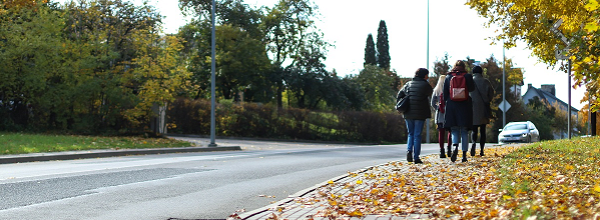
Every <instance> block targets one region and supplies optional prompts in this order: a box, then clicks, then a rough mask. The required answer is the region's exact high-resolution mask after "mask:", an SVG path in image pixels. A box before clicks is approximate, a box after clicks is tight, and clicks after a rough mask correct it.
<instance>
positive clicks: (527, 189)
mask: <svg viewBox="0 0 600 220" xmlns="http://www.w3.org/2000/svg"><path fill="white" fill-rule="evenodd" d="M499 165H500V167H501V168H500V169H499V174H500V175H499V176H500V180H501V182H502V186H501V187H500V190H503V191H504V192H506V195H507V197H506V198H507V199H505V200H504V201H502V203H501V204H502V205H503V206H504V207H506V208H507V209H510V210H512V212H513V215H512V217H513V218H517V219H526V218H529V217H536V218H537V219H555V218H560V219H565V218H566V219H573V218H575V219H597V218H599V217H600V179H598V177H600V138H598V137H593V138H574V139H571V140H556V141H548V142H540V143H535V144H530V145H527V146H525V147H522V148H520V149H518V150H516V151H514V152H512V153H510V154H508V155H507V156H506V157H504V159H503V160H501V161H500V162H499Z"/></svg>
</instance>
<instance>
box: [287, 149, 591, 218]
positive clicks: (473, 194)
mask: <svg viewBox="0 0 600 220" xmlns="http://www.w3.org/2000/svg"><path fill="white" fill-rule="evenodd" d="M486 155H494V156H486V157H474V158H470V159H469V162H468V163H451V162H450V161H449V160H445V159H443V160H439V159H435V160H432V159H430V158H427V157H425V158H423V160H424V161H425V164H422V165H415V164H406V163H401V162H389V163H387V164H383V165H380V166H375V167H372V168H370V169H367V170H362V171H359V172H355V173H348V175H347V177H346V178H345V179H342V180H340V181H328V182H327V184H324V185H323V186H322V187H320V188H318V189H317V191H316V192H315V193H314V194H311V196H309V197H302V198H297V199H296V203H297V204H298V205H300V206H306V207H315V206H319V207H321V208H320V211H318V213H317V214H315V215H314V217H324V218H329V219H339V218H346V219H347V218H350V217H359V218H362V217H365V216H368V215H378V216H380V215H383V216H409V215H414V214H425V215H427V216H428V218H433V219H447V218H451V219H473V218H480V219H528V220H533V219H600V179H599V178H598V177H599V176H600V161H599V159H600V138H585V139H584V138H580V139H574V140H572V141H569V140H559V141H549V142H542V143H535V144H530V145H523V146H510V147H497V148H487V149H486ZM433 157H437V155H434V156H433ZM311 216H312V215H311Z"/></svg>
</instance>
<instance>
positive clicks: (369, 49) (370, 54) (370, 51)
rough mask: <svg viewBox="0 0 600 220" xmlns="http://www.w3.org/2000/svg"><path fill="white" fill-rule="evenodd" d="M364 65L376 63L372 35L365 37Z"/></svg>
mask: <svg viewBox="0 0 600 220" xmlns="http://www.w3.org/2000/svg"><path fill="white" fill-rule="evenodd" d="M364 65H373V66H375V65H377V51H376V50H375V41H373V35H372V34H369V36H368V37H367V46H365V63H364Z"/></svg>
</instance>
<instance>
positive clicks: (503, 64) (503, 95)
mask: <svg viewBox="0 0 600 220" xmlns="http://www.w3.org/2000/svg"><path fill="white" fill-rule="evenodd" d="M505 69H506V55H505V52H504V42H503V43H502V109H504V111H502V129H504V126H506V89H505V88H504V87H505V86H506V76H505V75H506V70H505Z"/></svg>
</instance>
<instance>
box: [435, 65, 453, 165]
mask: <svg viewBox="0 0 600 220" xmlns="http://www.w3.org/2000/svg"><path fill="white" fill-rule="evenodd" d="M445 81H446V75H441V76H440V78H439V79H438V82H437V84H436V86H435V88H433V95H431V107H433V109H434V110H435V124H436V125H437V130H438V143H439V144H440V158H446V153H448V157H450V156H451V155H452V148H451V144H450V143H451V142H452V134H451V133H450V129H446V128H445V127H444V122H445V121H446V119H445V115H446V105H445V101H444V97H443V94H442V91H443V90H444V82H445ZM446 131H448V133H447V134H446ZM446 136H448V151H447V152H446V151H445V150H444V144H445V142H446Z"/></svg>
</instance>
